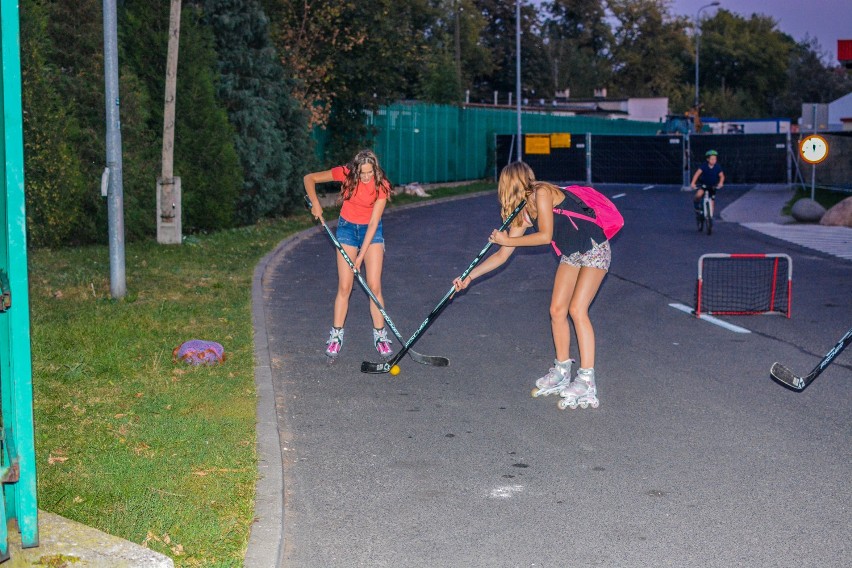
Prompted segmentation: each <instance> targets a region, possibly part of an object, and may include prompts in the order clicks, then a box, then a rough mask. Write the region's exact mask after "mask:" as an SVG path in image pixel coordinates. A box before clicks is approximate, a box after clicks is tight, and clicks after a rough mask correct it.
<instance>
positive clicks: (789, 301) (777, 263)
mask: <svg viewBox="0 0 852 568" xmlns="http://www.w3.org/2000/svg"><path fill="white" fill-rule="evenodd" d="M750 259H754V260H761V261H768V262H769V264H770V265H771V266H770V267H768V268H763V269H762V271H763V272H764V273H765V274H763V275H762V276H763V277H766V276H767V274H768V278H766V279H767V281H766V283H765V286H766V289H765V290H764V291H763V292H757V294H762V295H763V296H762V298H765V299H766V302H760V303H761V304H762V305H753V306H748V305H738V306H732V307H729V306H725V307H721V308H719V309H716V308H718V307H719V306H716V305H713V303H714V302H712V301H711V302H708V300H707V299H706V297H705V296H706V295H707V285H706V284H707V282H706V280H707V274H708V273H710V274H712V273H711V272H709V271H708V270H707V266H705V262H706V261H707V260H713V261H715V260H721V261H724V260H731V261H732V262H735V263H737V264H736V265H735V266H739V265H741V264H742V262H743V261H745V262H747V261H748V260H750ZM782 261H786V263H787V269H786V272H787V274H786V279H784V274H783V265H782ZM711 266H712V263H711ZM758 268H760V267H758ZM759 276H760V275H759ZM785 280H786V281H785ZM736 285H738V284H737V283H735V286H736ZM760 286H762V283H760V282H758V283H757V284H755V287H756V288H757V287H760ZM782 288H783V289H782ZM708 303H710V304H711V305H709V306H708V305H707V304H708ZM716 303H717V304H718V303H719V302H716ZM792 305H793V259H792V258H790V255H787V254H783V253H757V254H741V253H707V254H702V255H701V257H700V258H699V259H698V284H697V288H696V295H695V315H696V317H700V316H701V314H709V315H737V316H741V315H755V314H775V315H786V316H787V318H788V319H789V318H790V317H791V308H792Z"/></svg>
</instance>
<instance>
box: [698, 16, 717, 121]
mask: <svg viewBox="0 0 852 568" xmlns="http://www.w3.org/2000/svg"><path fill="white" fill-rule="evenodd" d="M718 5H719V2H710V3H709V4H705V5H704V6H702V7H700V8H699V9H698V12H696V13H695V110H696V112H697V111H698V64H699V58H698V53H699V49H700V45H701V10H704V9H705V8H712V7H713V6H718Z"/></svg>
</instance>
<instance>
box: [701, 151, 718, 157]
mask: <svg viewBox="0 0 852 568" xmlns="http://www.w3.org/2000/svg"><path fill="white" fill-rule="evenodd" d="M704 155H705V156H706V157H708V158H709V157H710V156H718V155H719V152H717V151H716V150H707V152H706V153H705V154H704Z"/></svg>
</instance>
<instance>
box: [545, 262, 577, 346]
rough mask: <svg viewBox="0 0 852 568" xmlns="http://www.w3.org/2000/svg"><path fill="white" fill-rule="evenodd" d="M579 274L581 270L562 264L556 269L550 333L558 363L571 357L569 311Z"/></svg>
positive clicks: (551, 300)
mask: <svg viewBox="0 0 852 568" xmlns="http://www.w3.org/2000/svg"><path fill="white" fill-rule="evenodd" d="M579 274H580V269H579V268H578V267H576V266H571V265H570V264H560V265H559V268H557V269H556V278H555V279H554V281H553V293H552V294H551V297H550V331H551V334H552V335H553V346H554V347H555V348H556V359H557V361H565V360H567V359H568V358H569V357H570V355H569V353H570V350H571V328H570V326H569V324H568V309H569V306H570V305H571V298H572V297H573V296H574V288H575V286H576V284H577V277H578V276H579Z"/></svg>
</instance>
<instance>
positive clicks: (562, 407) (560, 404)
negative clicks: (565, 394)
mask: <svg viewBox="0 0 852 568" xmlns="http://www.w3.org/2000/svg"><path fill="white" fill-rule="evenodd" d="M556 406H558V407H559V410H565V409H566V408H568V401H567V400H565V399H564V398H563V399H562V400H560V401H559V402H557V403H556Z"/></svg>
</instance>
